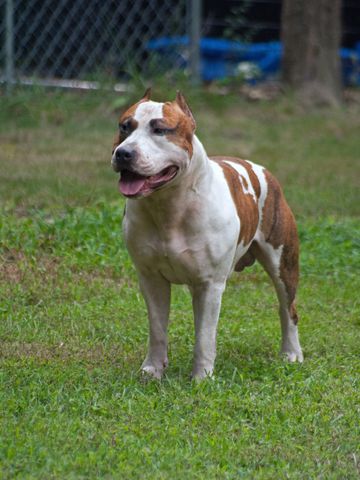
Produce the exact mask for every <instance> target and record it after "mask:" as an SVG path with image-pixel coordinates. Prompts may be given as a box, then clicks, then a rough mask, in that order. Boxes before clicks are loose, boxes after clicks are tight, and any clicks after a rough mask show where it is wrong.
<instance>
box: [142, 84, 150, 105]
mask: <svg viewBox="0 0 360 480" xmlns="http://www.w3.org/2000/svg"><path fill="white" fill-rule="evenodd" d="M150 98H151V87H149V88H147V89H146V91H145V93H144V95H143V96H142V97H141V99H140V102H146V101H147V100H150Z"/></svg>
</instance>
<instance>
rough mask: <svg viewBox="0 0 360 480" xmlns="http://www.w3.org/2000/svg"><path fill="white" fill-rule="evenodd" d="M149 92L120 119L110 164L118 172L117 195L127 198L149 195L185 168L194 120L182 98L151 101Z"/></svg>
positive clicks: (187, 162)
mask: <svg viewBox="0 0 360 480" xmlns="http://www.w3.org/2000/svg"><path fill="white" fill-rule="evenodd" d="M150 93H151V92H150V89H148V90H147V91H146V92H145V95H144V96H143V97H142V98H141V99H140V100H139V101H138V102H137V103H135V105H133V106H132V107H130V108H129V109H128V110H126V112H125V113H124V114H123V115H121V117H120V120H119V132H118V134H117V136H116V139H115V143H114V148H113V154H112V160H111V164H112V167H113V169H114V170H115V172H120V181H119V189H120V192H121V193H122V194H123V195H125V196H126V197H129V198H137V197H143V196H147V195H150V194H151V193H153V192H154V191H156V190H158V189H160V188H163V187H165V186H166V185H169V184H170V183H172V182H173V181H174V180H175V177H177V176H178V175H179V174H180V173H181V172H183V171H184V170H186V168H187V167H188V165H189V163H190V160H191V157H192V154H193V144H192V140H193V135H194V131H195V126H196V125H195V120H194V118H193V116H192V113H191V110H190V108H189V107H188V105H187V103H186V101H185V98H184V96H183V95H182V94H181V93H180V92H178V93H177V95H176V99H175V101H173V102H166V103H158V102H153V101H151V100H150Z"/></svg>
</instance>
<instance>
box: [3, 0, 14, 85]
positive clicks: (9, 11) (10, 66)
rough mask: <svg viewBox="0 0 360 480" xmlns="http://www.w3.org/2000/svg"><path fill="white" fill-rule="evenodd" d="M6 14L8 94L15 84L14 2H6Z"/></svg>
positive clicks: (9, 0) (6, 79) (11, 0)
mask: <svg viewBox="0 0 360 480" xmlns="http://www.w3.org/2000/svg"><path fill="white" fill-rule="evenodd" d="M5 8H6V12H5V81H6V93H7V94H10V93H11V89H12V86H13V84H14V2H13V0H6V7H5Z"/></svg>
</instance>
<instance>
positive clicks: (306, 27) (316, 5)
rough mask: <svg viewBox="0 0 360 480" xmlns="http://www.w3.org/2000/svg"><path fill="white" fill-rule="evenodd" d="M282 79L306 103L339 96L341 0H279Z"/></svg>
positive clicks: (328, 101)
mask: <svg viewBox="0 0 360 480" xmlns="http://www.w3.org/2000/svg"><path fill="white" fill-rule="evenodd" d="M281 37H282V42H283V47H284V53H283V65H282V66H283V81H284V83H285V84H287V85H289V86H290V87H292V88H294V90H295V91H296V92H297V93H298V94H299V95H300V97H301V98H302V100H304V101H305V102H306V103H307V104H317V105H319V104H325V105H334V106H335V105H338V104H339V103H340V100H341V72H340V57H339V48H340V40H341V0H283V6H282V21H281Z"/></svg>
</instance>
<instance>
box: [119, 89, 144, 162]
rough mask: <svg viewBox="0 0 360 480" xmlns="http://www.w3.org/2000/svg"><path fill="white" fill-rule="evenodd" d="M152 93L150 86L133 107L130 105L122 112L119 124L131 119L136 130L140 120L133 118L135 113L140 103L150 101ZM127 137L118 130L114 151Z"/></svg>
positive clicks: (132, 126)
mask: <svg viewBox="0 0 360 480" xmlns="http://www.w3.org/2000/svg"><path fill="white" fill-rule="evenodd" d="M150 94H151V89H150V88H148V89H147V90H146V92H145V94H144V96H143V97H142V98H141V99H140V100H139V101H138V102H137V103H135V104H134V105H131V107H129V108H128V109H127V110H126V111H125V112H124V113H122V114H121V115H120V118H119V125H121V124H122V123H124V122H125V121H126V120H129V121H130V122H131V124H132V125H131V131H134V130H135V129H136V128H137V126H138V122H137V121H136V120H135V119H134V118H133V116H134V115H135V112H136V109H137V107H138V106H139V105H140V103H144V102H148V101H149V100H150ZM125 138H126V136H124V135H121V134H120V132H117V133H116V134H115V138H114V143H113V149H112V153H114V151H115V148H116V147H117V146H118V145H120V143H121V142H123V141H124V140H125Z"/></svg>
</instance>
